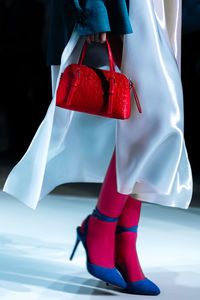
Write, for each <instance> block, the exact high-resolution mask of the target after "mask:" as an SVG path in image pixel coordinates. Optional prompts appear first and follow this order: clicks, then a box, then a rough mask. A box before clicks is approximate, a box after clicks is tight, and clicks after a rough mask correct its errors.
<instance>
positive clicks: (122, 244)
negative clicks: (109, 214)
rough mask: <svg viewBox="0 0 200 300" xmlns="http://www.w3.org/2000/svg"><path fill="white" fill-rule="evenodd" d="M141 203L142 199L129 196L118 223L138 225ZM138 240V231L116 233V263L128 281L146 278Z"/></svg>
mask: <svg viewBox="0 0 200 300" xmlns="http://www.w3.org/2000/svg"><path fill="white" fill-rule="evenodd" d="M141 205H142V202H141V201H139V200H136V199H134V198H132V197H131V196H129V197H128V199H127V201H126V204H125V206H124V209H123V211H122V213H121V216H120V219H119V222H118V225H121V226H124V227H133V226H137V225H138V222H139V218H140V211H141ZM136 240H137V232H121V233H117V234H116V244H115V263H116V265H118V266H120V269H122V271H123V274H124V275H125V276H126V278H125V279H126V281H128V282H134V281H138V280H142V279H145V278H146V277H145V276H144V274H143V271H142V269H141V266H140V263H139V260H138V256H137V250H136Z"/></svg>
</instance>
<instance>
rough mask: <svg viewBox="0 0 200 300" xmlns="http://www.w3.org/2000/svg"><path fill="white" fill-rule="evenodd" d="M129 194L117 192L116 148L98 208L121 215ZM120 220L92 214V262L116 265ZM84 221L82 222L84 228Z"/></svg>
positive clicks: (90, 243)
mask: <svg viewBox="0 0 200 300" xmlns="http://www.w3.org/2000/svg"><path fill="white" fill-rule="evenodd" d="M127 198H128V195H124V194H120V193H118V192H117V185H116V169H115V150H114V152H113V155H112V158H111V161H110V164H109V167H108V170H107V173H106V176H105V179H104V182H103V184H102V188H101V191H100V195H99V198H98V201H97V209H98V210H99V211H100V213H102V214H104V215H106V216H108V217H113V218H116V217H119V216H120V214H121V212H122V210H123V207H124V205H125V203H126V200H127ZM117 223H118V221H115V222H106V221H102V220H99V219H97V218H96V217H95V216H90V218H89V221H88V234H87V247H88V255H89V258H90V262H91V263H93V264H97V265H99V266H102V267H108V268H113V267H114V265H115V261H114V260H115V257H114V256H115V253H114V252H115V231H116V226H117ZM83 225H84V222H83V223H82V230H83Z"/></svg>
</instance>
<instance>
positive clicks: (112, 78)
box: [56, 39, 142, 119]
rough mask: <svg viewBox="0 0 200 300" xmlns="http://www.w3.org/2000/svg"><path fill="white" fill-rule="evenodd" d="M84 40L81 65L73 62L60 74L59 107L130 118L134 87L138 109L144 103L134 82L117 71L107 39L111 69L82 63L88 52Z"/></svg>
mask: <svg viewBox="0 0 200 300" xmlns="http://www.w3.org/2000/svg"><path fill="white" fill-rule="evenodd" d="M87 44H88V42H87V40H85V43H84V46H83V49H82V52H81V55H80V58H79V62H78V64H70V65H69V66H67V67H66V69H65V70H64V72H63V73H62V74H61V77H60V81H59V85H58V89H57V94H56V106H59V107H62V108H65V109H69V110H74V111H79V112H83V113H89V114H93V115H98V116H103V117H108V118H115V119H128V118H129V117H130V112H131V96H130V90H131V88H133V93H134V97H135V101H136V104H137V108H138V111H139V112H140V113H141V112H142V111H141V106H140V102H139V99H138V97H137V94H136V91H135V88H134V84H133V82H132V81H130V80H129V79H128V78H127V77H126V76H125V75H124V74H122V73H119V72H115V64H114V60H113V56H112V51H111V47H110V44H109V42H108V40H107V39H106V45H107V49H108V55H109V66H110V70H103V69H98V68H94V67H88V66H85V65H82V62H83V59H84V57H85V54H86V49H87Z"/></svg>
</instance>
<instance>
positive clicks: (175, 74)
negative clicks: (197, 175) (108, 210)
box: [3, 0, 192, 209]
mask: <svg viewBox="0 0 200 300" xmlns="http://www.w3.org/2000/svg"><path fill="white" fill-rule="evenodd" d="M129 12H130V13H129V17H130V21H131V23H132V27H133V33H132V34H128V35H124V37H123V56H122V66H121V70H119V69H118V68H116V71H118V72H120V71H121V72H123V73H124V74H125V75H126V76H127V77H129V78H130V79H132V80H133V82H134V83H135V86H136V90H137V93H138V96H139V99H140V102H141V106H142V111H143V113H142V114H139V113H138V111H137V108H136V105H135V101H134V98H133V94H132V95H131V96H132V112H131V117H130V118H129V119H128V120H114V119H110V118H103V117H100V116H94V115H90V114H84V113H79V112H73V111H70V110H64V109H61V108H58V107H56V106H55V100H56V90H57V87H58V83H59V78H60V74H61V72H63V71H64V69H65V68H66V67H67V65H69V64H71V63H77V61H78V58H79V55H80V51H81V49H82V46H83V43H84V37H79V36H78V33H77V30H76V26H75V28H74V31H73V33H72V36H71V38H70V40H69V42H68V44H67V45H66V47H65V49H64V51H63V54H62V58H61V65H60V67H59V66H53V67H52V84H53V91H55V93H54V94H53V99H52V102H51V104H50V106H49V108H48V111H47V113H46V116H45V118H44V120H43V121H42V123H41V125H40V127H39V128H38V130H37V132H36V134H35V136H34V138H33V140H32V143H31V144H30V146H29V148H28V149H27V151H26V153H25V154H24V156H23V157H22V159H21V160H20V161H19V162H18V164H17V165H16V166H15V167H14V168H13V169H12V171H11V173H10V174H9V176H8V178H7V180H6V183H5V185H4V188H3V190H4V191H5V192H7V193H9V194H12V195H13V196H15V197H16V198H17V199H19V200H20V201H22V202H23V203H24V204H26V205H27V206H29V207H31V208H33V209H35V208H36V207H37V204H38V201H39V200H40V199H42V198H43V197H44V196H45V195H47V194H48V193H49V192H50V191H51V190H52V189H54V188H55V187H56V186H57V185H60V184H62V183H66V182H103V180H104V176H105V174H106V170H107V168H108V165H109V162H110V159H111V156H112V153H113V150H114V147H115V146H116V172H117V189H118V192H119V193H123V194H129V195H131V196H133V197H134V198H137V199H138V200H141V201H147V202H151V203H155V204H160V205H166V206H173V207H180V208H185V209H186V208H188V206H189V204H190V201H191V196H192V174H191V167H190V163H189V160H188V156H187V151H186V147H185V141H184V134H183V128H184V118H183V93H182V85H181V78H180V55H181V51H180V39H181V25H180V24H181V1H179V0H172V1H168V2H167V0H166V1H165V0H135V1H130V9H129ZM86 62H87V64H91V65H93V66H95V67H99V68H105V69H108V68H109V64H108V55H107V50H106V48H105V47H104V45H102V44H99V45H96V46H95V45H93V46H92V45H91V47H89V48H88V51H87V58H86Z"/></svg>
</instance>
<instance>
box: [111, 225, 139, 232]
mask: <svg viewBox="0 0 200 300" xmlns="http://www.w3.org/2000/svg"><path fill="white" fill-rule="evenodd" d="M137 228H138V225H137V226H133V227H124V226H120V225H118V226H117V229H116V233H120V232H125V231H131V232H137Z"/></svg>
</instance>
